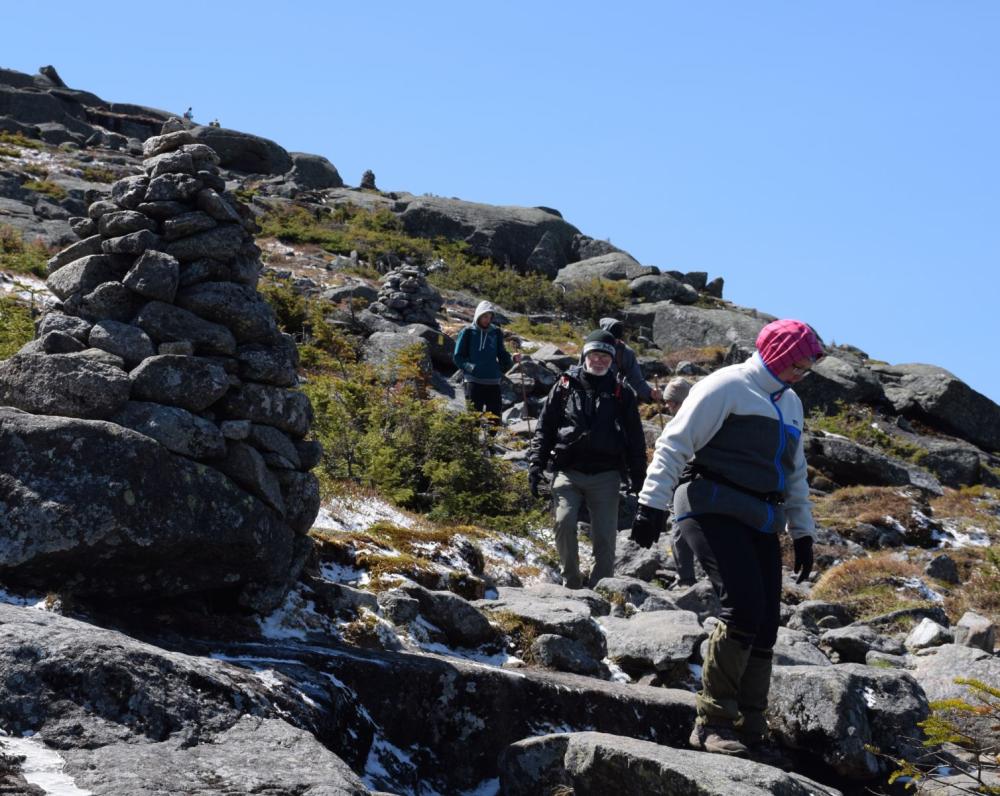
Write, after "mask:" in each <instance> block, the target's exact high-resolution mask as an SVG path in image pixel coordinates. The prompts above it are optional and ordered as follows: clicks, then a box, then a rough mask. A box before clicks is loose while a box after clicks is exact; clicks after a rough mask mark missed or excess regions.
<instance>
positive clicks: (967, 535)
mask: <svg viewBox="0 0 1000 796" xmlns="http://www.w3.org/2000/svg"><path fill="white" fill-rule="evenodd" d="M942 525H943V526H944V529H945V531H946V534H947V535H945V534H942V533H940V532H938V531H935V532H934V535H933V538H934V541H935V542H938V543H939V546H941V547H955V548H959V547H989V546H990V535H989V533H987V532H986V530H985V529H983V528H977V527H976V526H974V525H973V526H971V527H969V528H965V529H962V528H960V527H959V526H958V525H957V524H955V523H952V522H948V521H947V520H945V521H944V522H943V523H942Z"/></svg>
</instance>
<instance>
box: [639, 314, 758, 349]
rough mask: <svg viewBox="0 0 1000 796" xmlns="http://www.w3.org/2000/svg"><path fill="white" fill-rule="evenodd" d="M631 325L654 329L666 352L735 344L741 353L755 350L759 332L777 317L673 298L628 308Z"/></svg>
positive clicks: (654, 339)
mask: <svg viewBox="0 0 1000 796" xmlns="http://www.w3.org/2000/svg"><path fill="white" fill-rule="evenodd" d="M624 320H625V323H626V324H628V325H629V326H630V327H636V328H643V329H651V330H652V339H653V342H654V343H656V345H657V346H658V347H659V348H662V349H663V350H664V351H666V352H670V351H680V350H683V349H686V348H709V347H712V348H721V349H728V348H729V347H730V346H731V345H732V344H733V343H735V344H736V345H737V346H738V347H739V349H740V351H741V352H744V353H749V352H752V351H753V350H754V343H755V341H756V340H757V334H758V333H759V332H760V330H761V329H762V328H764V326H765V325H766V324H768V323H770V322H771V321H772V320H774V318H772V317H771V316H769V315H764V314H763V313H760V314H754V315H751V314H747V313H745V312H738V311H736V310H727V309H703V308H701V307H689V306H678V305H677V304H674V303H673V302H670V301H660V302H656V303H653V304H636V305H635V306H633V307H629V308H628V309H626V310H625V317H624Z"/></svg>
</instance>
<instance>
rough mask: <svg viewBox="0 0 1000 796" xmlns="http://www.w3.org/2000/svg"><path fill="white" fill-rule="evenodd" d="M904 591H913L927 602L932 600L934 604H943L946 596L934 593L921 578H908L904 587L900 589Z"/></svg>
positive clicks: (904, 582)
mask: <svg viewBox="0 0 1000 796" xmlns="http://www.w3.org/2000/svg"><path fill="white" fill-rule="evenodd" d="M900 588H903V589H913V591H915V592H917V593H918V594H919V595H920V596H921V597H923V598H924V599H925V600H930V601H931V602H934V603H943V602H944V596H943V595H941V594H939V593H938V592H936V591H934V589H932V588H931V587H930V586H928V585H927V584H926V583H924V582H923V581H922V580H921V579H920V578H907V579H906V580H904V581H903V585H902V586H901V587H900Z"/></svg>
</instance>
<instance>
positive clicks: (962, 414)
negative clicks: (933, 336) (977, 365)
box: [872, 365, 1000, 451]
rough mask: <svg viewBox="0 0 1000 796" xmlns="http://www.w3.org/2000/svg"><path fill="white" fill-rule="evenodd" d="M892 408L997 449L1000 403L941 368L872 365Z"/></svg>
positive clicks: (984, 446) (930, 366)
mask: <svg viewBox="0 0 1000 796" xmlns="http://www.w3.org/2000/svg"><path fill="white" fill-rule="evenodd" d="M872 370H874V371H875V373H876V374H877V375H878V377H879V379H880V380H881V381H882V384H883V386H884V388H885V395H886V398H888V399H889V401H890V402H891V403H892V406H893V408H894V409H895V410H896V411H897V412H899V413H901V414H903V415H906V416H907V417H916V418H918V419H921V420H923V421H924V422H926V423H928V424H930V425H934V426H936V427H938V428H941V429H943V430H945V431H948V432H950V433H952V434H955V435H956V436H958V437H961V438H962V439H965V440H968V441H969V442H971V443H973V444H975V445H978V446H979V447H980V448H982V449H983V450H987V451H1000V406H997V404H995V403H993V401H991V400H990V399H989V398H987V397H986V396H985V395H982V394H981V393H978V392H976V391H975V390H973V389H972V388H971V387H969V386H968V385H967V384H965V382H963V381H961V380H960V379H958V378H956V377H955V376H954V375H953V374H951V373H949V372H948V371H947V370H945V369H944V368H939V367H935V366H933V365H875V366H872Z"/></svg>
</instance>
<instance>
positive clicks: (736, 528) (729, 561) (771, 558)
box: [678, 514, 781, 650]
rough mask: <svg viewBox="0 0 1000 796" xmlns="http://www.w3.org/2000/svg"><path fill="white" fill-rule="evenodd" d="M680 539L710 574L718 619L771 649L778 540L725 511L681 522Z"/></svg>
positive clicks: (777, 601)
mask: <svg viewBox="0 0 1000 796" xmlns="http://www.w3.org/2000/svg"><path fill="white" fill-rule="evenodd" d="M678 525H679V531H680V534H681V537H682V538H683V540H684V541H685V542H687V543H688V545H689V546H690V547H691V549H692V550H693V551H694V554H695V555H696V556H697V557H698V560H699V561H700V562H701V565H702V567H704V569H705V572H706V573H708V577H709V579H710V580H711V581H712V586H713V587H714V588H715V593H716V594H717V595H718V597H719V602H720V603H722V612H721V614H720V616H719V618H720V619H721V620H722V621H723V622H725V623H726V624H727V625H728V626H729V627H731V628H733V629H735V630H737V631H738V632H739V633H740V634H741V635H742V636H743V637H744V638H750V637H752V638H753V641H752V645H753V646H754V647H755V648H756V649H759V650H770V649H772V648H773V647H774V642H775V640H776V639H777V637H778V622H779V620H780V615H781V544H780V542H779V540H778V535H777V534H774V533H763V532H762V531H758V530H757V529H755V528H751V527H750V526H749V525H745V524H743V523H742V522H740V521H739V520H737V519H734V518H733V517H727V516H725V515H723V514H699V515H698V516H695V517H687V518H685V519H683V520H681V521H680V522H679V523H678Z"/></svg>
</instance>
